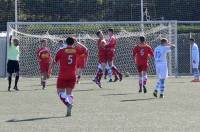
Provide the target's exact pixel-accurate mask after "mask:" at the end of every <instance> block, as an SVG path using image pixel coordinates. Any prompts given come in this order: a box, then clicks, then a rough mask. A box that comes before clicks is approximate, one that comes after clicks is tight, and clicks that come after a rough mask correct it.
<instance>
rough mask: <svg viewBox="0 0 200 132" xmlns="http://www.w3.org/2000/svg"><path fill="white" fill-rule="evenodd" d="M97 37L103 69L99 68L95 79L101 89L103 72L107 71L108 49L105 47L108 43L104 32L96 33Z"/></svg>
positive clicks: (100, 62)
mask: <svg viewBox="0 0 200 132" xmlns="http://www.w3.org/2000/svg"><path fill="white" fill-rule="evenodd" d="M96 35H97V37H98V38H99V39H98V40H97V47H98V58H99V60H98V61H99V64H101V66H102V68H98V69H97V74H96V77H95V80H94V81H95V82H96V84H97V85H98V86H99V87H100V88H102V87H101V78H102V76H103V71H104V69H105V65H106V62H107V60H106V49H105V46H106V41H105V39H104V36H103V33H102V31H98V32H97V33H96Z"/></svg>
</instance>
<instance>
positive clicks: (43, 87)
mask: <svg viewBox="0 0 200 132" xmlns="http://www.w3.org/2000/svg"><path fill="white" fill-rule="evenodd" d="M45 87H46V83H45V82H42V89H43V90H44V89H45Z"/></svg>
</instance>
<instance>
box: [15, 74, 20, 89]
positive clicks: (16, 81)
mask: <svg viewBox="0 0 200 132" xmlns="http://www.w3.org/2000/svg"><path fill="white" fill-rule="evenodd" d="M18 81H19V76H16V77H15V87H17V83H18Z"/></svg>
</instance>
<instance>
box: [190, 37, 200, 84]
mask: <svg viewBox="0 0 200 132" xmlns="http://www.w3.org/2000/svg"><path fill="white" fill-rule="evenodd" d="M190 45H191V46H192V70H193V74H194V80H192V82H200V80H199V48H198V46H197V44H196V43H195V40H194V39H193V38H190Z"/></svg>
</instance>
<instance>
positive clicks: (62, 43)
mask: <svg viewBox="0 0 200 132" xmlns="http://www.w3.org/2000/svg"><path fill="white" fill-rule="evenodd" d="M58 45H59V49H63V48H65V47H66V44H65V43H64V41H63V40H62V39H60V40H59V41H58Z"/></svg>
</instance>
